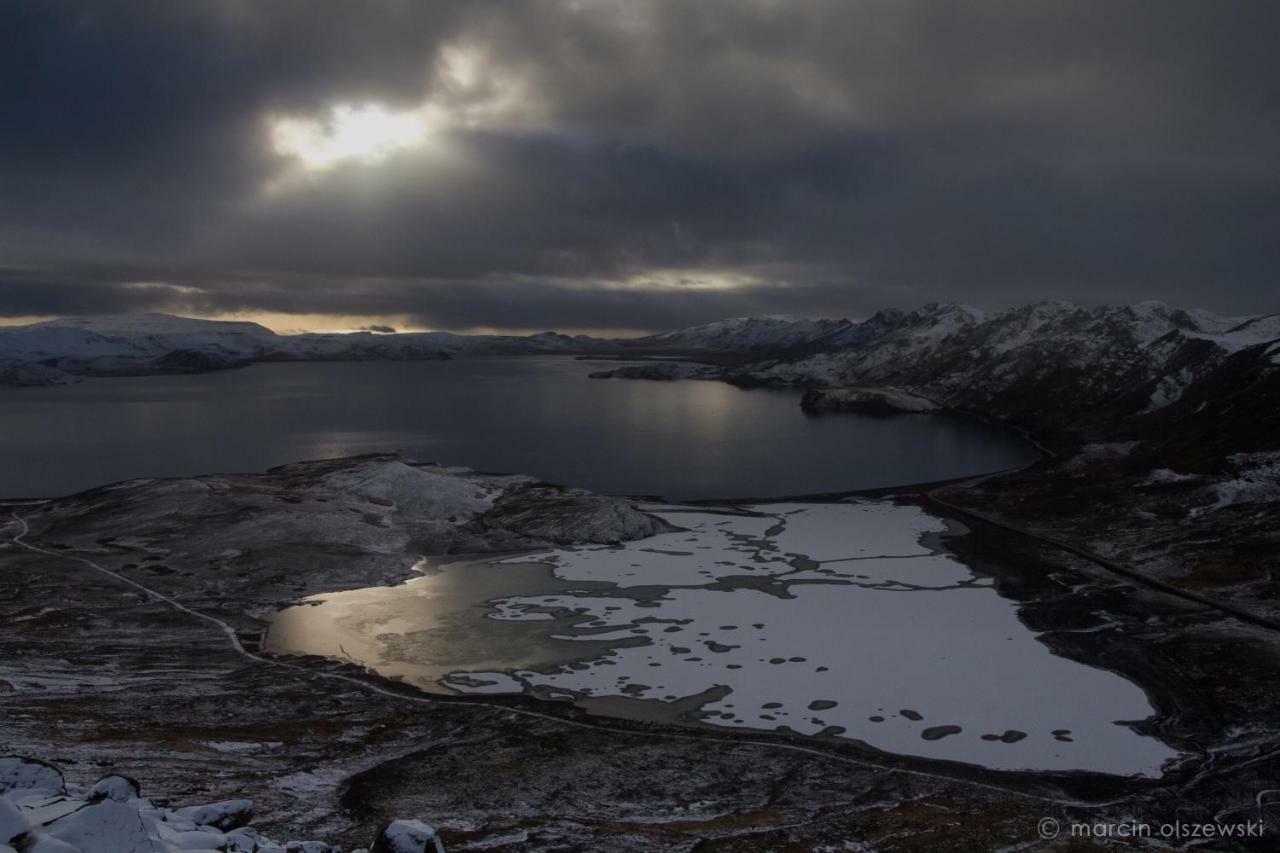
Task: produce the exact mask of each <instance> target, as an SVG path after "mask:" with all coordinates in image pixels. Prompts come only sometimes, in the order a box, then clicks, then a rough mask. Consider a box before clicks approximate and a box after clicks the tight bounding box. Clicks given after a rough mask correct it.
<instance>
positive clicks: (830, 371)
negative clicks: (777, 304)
mask: <svg viewBox="0 0 1280 853" xmlns="http://www.w3.org/2000/svg"><path fill="white" fill-rule="evenodd" d="M1277 352H1280V315H1267V316H1261V317H1243V318H1241V317H1230V318H1228V317H1219V316H1216V315H1213V314H1210V313H1208V312H1205V311H1185V310H1181V309H1175V308H1171V307H1169V306H1167V305H1164V304H1162V303H1157V302H1144V303H1140V304H1137V305H1131V306H1124V307H1100V308H1083V307H1080V306H1077V305H1073V304H1071V303H1067V302H1039V303H1035V304H1032V305H1027V306H1024V307H1021V308H1016V309H1011V310H1009V311H1004V312H1000V313H997V314H987V313H985V312H983V311H980V310H978V309H975V308H970V307H968V306H964V305H927V306H925V307H923V308H921V309H919V310H916V311H911V312H907V313H900V312H884V313H881V314H877V315H875V316H874V317H872V318H871V319H869V320H867V321H866V322H865V323H862V324H858V325H857V326H853V327H851V328H850V329H849V330H847V331H845V332H844V333H843V334H842V335H841V336H840V337H839V338H837V339H833V340H831V341H830V342H825V343H818V344H816V345H808V346H805V347H802V348H800V349H799V350H797V351H792V352H786V353H781V354H779V355H778V357H775V358H772V359H769V360H767V361H762V362H759V363H757V364H753V365H750V366H747V367H745V368H740V369H737V370H734V371H730V372H727V373H726V374H724V378H727V379H729V380H730V381H734V382H737V383H739V384H744V385H753V384H763V385H780V386H799V387H805V388H817V389H832V388H844V387H848V386H859V387H872V388H877V387H878V388H899V389H905V390H907V391H909V392H911V393H913V394H915V395H918V396H922V397H925V398H928V399H931V400H933V401H935V402H937V403H940V404H942V405H944V406H948V407H951V408H955V409H961V410H965V411H970V412H974V413H977V414H981V415H983V416H985V417H990V418H993V419H996V420H1000V421H1002V422H1006V423H1010V424H1013V425H1017V426H1020V427H1025V428H1028V429H1031V430H1033V431H1036V432H1038V433H1041V434H1043V435H1045V436H1046V437H1049V438H1051V439H1062V438H1065V437H1067V436H1068V435H1079V436H1082V437H1089V436H1090V435H1092V434H1094V433H1097V432H1108V431H1111V430H1114V429H1115V428H1116V427H1117V425H1119V424H1121V423H1128V422H1130V421H1134V422H1135V423H1136V422H1137V421H1136V419H1139V418H1145V421H1146V422H1154V421H1155V420H1156V419H1155V418H1151V417H1146V416H1149V415H1151V414H1152V413H1155V412H1160V411H1163V410H1167V409H1169V408H1170V407H1172V406H1174V405H1175V404H1177V403H1178V402H1179V401H1180V400H1182V399H1183V398H1184V397H1186V396H1187V395H1189V394H1190V395H1191V396H1193V397H1196V398H1197V399H1201V400H1202V401H1203V399H1204V398H1205V397H1206V396H1211V395H1212V392H1213V390H1214V387H1215V385H1221V384H1222V383H1226V382H1227V381H1228V380H1227V377H1226V375H1225V374H1224V373H1223V371H1227V372H1228V373H1230V374H1232V375H1233V376H1234V377H1235V378H1234V380H1233V381H1235V382H1240V381H1244V380H1243V379H1242V377H1240V376H1238V375H1236V374H1240V373H1242V372H1243V373H1246V374H1250V375H1254V376H1255V377H1256V378H1257V379H1259V380H1263V379H1265V376H1266V375H1269V374H1270V373H1273V372H1274V371H1275V369H1276V361H1277ZM1237 355H1239V356H1240V358H1235V356H1237ZM1229 365H1230V366H1229ZM1203 383H1208V384H1207V385H1206V384H1203Z"/></svg>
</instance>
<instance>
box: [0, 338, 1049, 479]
mask: <svg viewBox="0 0 1280 853" xmlns="http://www.w3.org/2000/svg"><path fill="white" fill-rule="evenodd" d="M599 369H601V365H600V364H599V363H598V362H588V361H578V360H575V359H572V358H566V357H554V356H553V357H531V356H525V357H519V358H476V359H465V360H464V359H459V360H455V361H439V362H344V363H324V362H306V363H287V364H258V365H253V366H251V367H248V368H245V369H241V370H230V371H223V372H218V373H206V374H198V375H191V376H150V377H130V378H111V379H90V380H86V381H85V382H83V383H81V384H78V385H71V386H59V387H49V388H0V436H3V441H0V497H46V496H55V495H62V494H69V493H71V492H75V491H79V490H82V489H87V488H91V487H94V486H98V485H102V484H104V483H110V482H114V481H118V480H124V479H131V478H135V477H162V476H187V475H195V474H203V473H209V472H234V471H258V470H262V469H264V468H267V467H269V466H272V465H280V464H284V463H287V462H296V461H299V460H304V459H317V458H326V457H336V456H347V455H352V454H358V453H370V452H389V451H400V452H402V453H404V454H405V455H407V456H408V457H410V458H413V459H417V460H419V461H424V462H440V463H445V464H451V465H465V466H468V467H471V468H476V469H480V470H485V471H510V472H519V473H526V474H533V475H535V476H538V477H541V478H543V479H546V480H549V481H552V482H557V483H566V484H571V485H576V486H584V487H586V488H589V489H592V490H594V491H597V492H602V493H607V494H626V495H661V496H664V497H666V498H670V499H697V498H711V497H721V498H728V497H772V496H783V495H802V494H813V493H817V492H828V491H840V490H849V489H861V488H874V487H878V486H888V485H896V484H903V483H912V482H923V481H928V480H940V479H946V478H950V477H959V476H964V475H968V474H976V473H981V472H986V471H994V470H998V469H1001V468H1006V467H1009V466H1012V465H1016V464H1020V463H1023V462H1026V461H1029V460H1030V459H1031V458H1032V456H1033V451H1032V450H1031V448H1030V447H1028V446H1027V445H1026V444H1025V443H1024V442H1023V441H1022V440H1021V439H1019V438H1018V437H1016V436H1015V435H1013V434H1011V433H1008V432H1004V431H1002V430H998V429H995V428H993V427H989V426H986V425H984V424H981V423H978V422H975V421H970V420H966V419H962V418H955V417H938V416H908V417H898V418H874V417H864V416H852V415H836V416H825V417H812V416H806V415H805V414H804V413H803V412H801V410H800V406H799V397H798V394H797V393H796V392H794V391H785V390H742V389H738V388H734V387H731V386H729V385H725V384H723V383H719V382H695V381H685V382H651V381H638V380H619V379H612V380H593V379H589V378H588V377H587V374H588V373H590V372H591V371H592V370H599Z"/></svg>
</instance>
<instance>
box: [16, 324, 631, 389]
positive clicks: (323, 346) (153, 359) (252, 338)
mask: <svg viewBox="0 0 1280 853" xmlns="http://www.w3.org/2000/svg"><path fill="white" fill-rule="evenodd" d="M616 349H617V346H616V345H615V344H614V343H613V342H611V341H607V340H603V339H597V338H589V337H585V336H576V337H571V336H568V335H560V334H557V333H555V332H543V333H540V334H536V335H529V336H525V337H518V336H507V335H458V334H453V333H451V332H405V333H399V334H374V333H371V332H352V333H341V334H340V333H332V334H326V333H303V334H297V335H280V334H277V333H275V332H273V331H272V330H270V329H268V328H266V327H265V326H261V325H258V324H257V323H249V322H240V321H223V320H200V319H194V318H190V317H177V316H173V315H169V314H157V313H150V314H114V315H101V316H93V317H67V318H60V319H56V320H47V321H44V322H40V323H33V324H30V325H26V326H8V327H0V368H2V369H0V381H2V380H5V379H6V378H7V379H8V380H9V381H8V383H7V384H55V382H65V381H73V379H74V377H75V376H119V375H146V374H155V373H195V372H202V371H207V370H219V369H225V368H231V367H240V366H244V365H247V364H250V363H252V362H255V361H386V360H440V359H448V358H455V357H458V356H466V355H498V354H504V355H506V354H509V355H521V354H540V353H541V354H548V353H588V352H612V351H615V350H616ZM31 366H39V367H40V368H41V370H33V369H30V368H31ZM20 368H21V369H20Z"/></svg>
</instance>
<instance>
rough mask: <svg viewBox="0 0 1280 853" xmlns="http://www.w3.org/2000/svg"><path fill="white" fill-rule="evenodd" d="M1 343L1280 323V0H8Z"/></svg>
mask: <svg viewBox="0 0 1280 853" xmlns="http://www.w3.org/2000/svg"><path fill="white" fill-rule="evenodd" d="M0 32H2V33H3V50H0V80H3V81H4V83H3V85H0V322H19V321H22V320H24V319H28V318H38V317H49V316H58V315H68V314H97V313H117V312H129V311H152V310H156V311H170V312H174V313H181V314H189V315H194V316H206V317H235V318H249V319H259V320H262V321H264V322H267V324H268V325H271V326H272V327H273V328H276V329H279V330H292V329H304V328H310V329H329V328H344V329H350V328H359V327H361V326H366V325H368V326H372V325H377V326H389V327H395V328H412V329H419V328H438V329H454V330H460V331H467V330H480V329H484V330H505V331H523V330H541V329H552V328H554V329H559V330H563V331H571V332H572V331H605V330H608V331H615V332H624V331H636V332H639V331H646V330H654V329H664V328H672V327H678V326H685V325H692V324H696V323H701V322H707V321H711V320H714V319H718V318H721V317H727V316H741V315H746V314H778V313H786V314H796V315H802V316H829V317H850V318H856V317H860V316H866V315H868V314H870V313H872V312H874V311H875V310H877V309H879V308H884V307H899V308H909V307H914V306H917V305H920V304H923V303H926V302H931V301H955V302H966V303H970V304H974V305H978V306H980V307H985V308H1001V307H1005V306H1009V305H1015V304H1021V303H1025V302H1028V301H1032V300H1037V299H1070V300H1074V301H1077V302H1081V303H1084V304H1102V303H1106V304H1117V303H1126V302H1134V301H1138V300H1143V299H1160V300H1164V301H1167V302H1170V303H1173V304H1177V305H1182V306H1186V307H1204V308H1208V309H1210V310H1216V311H1220V312H1223V313H1227V314H1244V313H1256V312H1264V311H1276V310H1280V307H1277V302H1280V299H1277V296H1276V294H1277V293H1278V292H1280V287H1278V286H1277V285H1278V283H1280V164H1278V163H1277V152H1280V51H1278V50H1276V49H1275V46H1276V39H1277V36H1278V35H1280V4H1275V3H1265V2H1254V1H1253V0H1250V2H1235V0H1212V2H1205V0H1160V2H1159V3H1152V2H1150V0H1142V2H1129V0H1101V2H1095V0H1071V2H1061V1H1060V0H1055V2H1040V0H970V2H966V3H963V4H959V3H954V2H949V1H948V0H838V2H822V0H812V2H810V0H796V1H795V2H791V0H742V2H732V3H730V2H695V0H686V2H645V0H602V2H589V0H541V2H527V3H524V2H516V0H503V2H486V0H470V1H469V2H465V3H462V2H458V3H455V2H447V0H441V1H440V2H408V0H395V1H394V2H379V1H378V0H362V2H338V1H337V0H334V2H326V3H310V2H294V0H272V1H271V2H247V0H244V2H239V1H238V0H226V2H199V0H186V2H181V3H155V2H137V3H132V2H127V0H113V2H99V0H93V2H65V0H42V2H39V3H27V2H18V0H0Z"/></svg>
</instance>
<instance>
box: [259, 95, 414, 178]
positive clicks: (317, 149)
mask: <svg viewBox="0 0 1280 853" xmlns="http://www.w3.org/2000/svg"><path fill="white" fill-rule="evenodd" d="M428 129H429V122H428V121H427V118H426V116H425V115H424V114H423V111H421V110H415V111H409V112H400V113H393V112H389V111H387V110H386V109H385V108H384V107H382V106H379V105H377V104H365V105H363V106H350V105H339V106H335V107H334V108H333V109H332V110H331V112H330V114H329V116H328V117H327V118H326V119H323V120H318V119H307V118H279V119H276V120H274V121H273V122H272V125H271V142H272V146H273V147H274V148H275V150H276V153H278V154H282V155H284V156H286V157H293V158H296V159H297V160H299V161H300V162H301V163H302V165H303V166H305V167H306V168H307V169H309V170H312V171H323V170H325V169H330V168H332V167H334V166H336V165H338V164H339V163H342V162H344V161H355V162H359V163H377V162H380V161H381V160H384V159H385V158H386V157H388V156H389V155H391V154H393V153H395V152H397V151H403V150H406V149H410V148H417V147H419V146H420V145H422V144H423V142H424V141H425V140H426V137H427V132H428Z"/></svg>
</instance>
